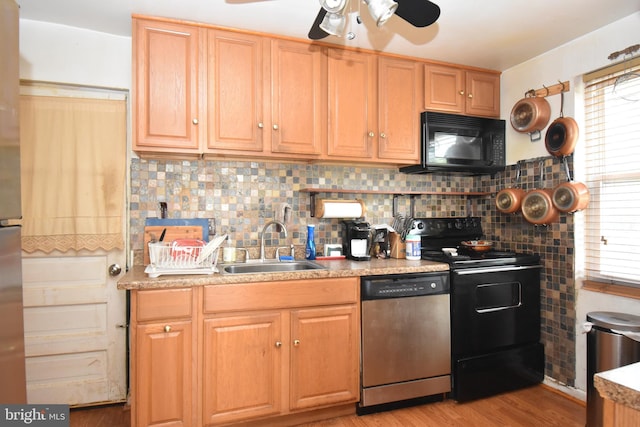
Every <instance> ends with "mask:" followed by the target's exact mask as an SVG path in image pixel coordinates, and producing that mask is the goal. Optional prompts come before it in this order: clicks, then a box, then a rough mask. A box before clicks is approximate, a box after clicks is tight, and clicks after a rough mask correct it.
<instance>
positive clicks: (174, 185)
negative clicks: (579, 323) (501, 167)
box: [130, 157, 575, 386]
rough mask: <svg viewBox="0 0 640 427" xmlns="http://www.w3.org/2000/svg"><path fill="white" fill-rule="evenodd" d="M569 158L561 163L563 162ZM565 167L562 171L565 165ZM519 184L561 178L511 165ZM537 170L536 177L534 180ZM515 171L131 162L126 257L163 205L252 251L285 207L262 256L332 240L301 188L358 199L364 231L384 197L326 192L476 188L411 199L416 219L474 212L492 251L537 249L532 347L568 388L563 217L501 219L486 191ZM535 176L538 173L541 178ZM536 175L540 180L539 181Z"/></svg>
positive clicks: (567, 226)
mask: <svg viewBox="0 0 640 427" xmlns="http://www.w3.org/2000/svg"><path fill="white" fill-rule="evenodd" d="M570 162H571V161H570ZM570 166H571V165H570ZM520 167H521V170H522V174H521V178H520V181H519V186H520V187H521V188H524V189H525V190H528V189H533V188H541V187H546V188H553V187H554V186H555V185H557V184H559V183H560V182H563V181H565V180H566V178H565V177H564V167H563V165H562V163H561V162H560V160H558V159H556V158H551V157H548V158H541V159H532V160H529V161H526V162H521V163H520ZM541 168H542V169H543V170H544V174H541ZM515 171H516V168H515V166H511V167H508V168H507V170H505V171H504V172H502V173H498V174H496V176H495V177H490V176H481V177H467V176H457V175H440V174H429V175H406V174H402V173H399V172H398V170H397V169H389V168H381V167H376V166H371V167H352V166H326V165H310V164H301V163H278V162H258V161H254V162H250V161H246V162H243V161H211V160H189V161H187V160H145V159H133V160H132V164H131V196H130V241H131V250H132V251H133V252H134V253H135V256H134V259H135V260H140V261H136V263H141V259H142V256H141V254H142V245H143V234H144V222H145V219H146V218H147V217H159V216H160V212H159V202H166V203H167V206H168V217H169V218H215V223H216V231H217V232H218V233H228V234H230V236H231V239H232V241H233V244H234V246H237V247H244V248H248V249H250V250H251V253H252V257H255V256H256V255H257V251H258V246H259V232H260V231H261V230H262V227H263V226H264V225H265V224H266V223H267V222H269V221H270V220H272V219H276V215H277V212H278V211H279V210H281V209H282V207H283V206H285V205H288V206H290V207H291V212H292V215H291V220H290V222H289V223H287V229H288V238H287V239H286V240H285V239H284V238H283V237H282V236H281V235H280V234H279V233H277V232H275V231H274V229H273V228H270V229H269V232H268V233H267V234H266V235H265V237H266V238H265V243H266V246H268V248H269V249H268V250H267V256H269V257H273V251H275V247H277V246H288V245H290V244H294V245H295V246H296V253H302V251H303V248H304V242H305V238H306V226H307V224H315V225H316V236H315V237H316V239H315V240H316V246H317V247H318V249H319V250H321V249H322V248H323V247H324V244H325V243H341V237H342V230H343V227H342V224H341V220H339V219H321V218H316V217H311V213H310V196H309V193H305V192H301V191H300V190H301V189H304V188H323V189H327V190H328V191H327V193H323V194H321V195H319V196H318V197H322V198H327V199H339V198H358V199H362V200H363V201H364V203H365V205H366V207H367V214H366V221H367V222H369V223H370V224H372V225H376V224H390V223H391V220H392V217H393V196H392V195H384V194H382V195H380V194H365V193H359V194H337V193H331V192H330V190H331V189H351V190H367V191H392V192H395V191H398V192H402V191H441V192H445V193H446V192H454V191H486V192H490V193H491V196H472V197H464V196H457V195H449V194H444V195H437V196H428V195H424V196H419V197H416V198H415V202H414V203H415V205H414V215H415V216H416V217H450V216H466V215H474V216H480V217H482V218H483V223H482V225H483V229H484V231H485V235H486V238H487V239H489V240H494V241H495V242H496V248H498V249H504V250H507V249H509V250H514V251H518V252H535V253H539V254H540V255H541V257H542V260H543V262H544V267H545V268H544V271H543V279H542V284H541V291H542V341H543V343H544V344H545V353H546V375H548V376H549V377H551V378H553V379H555V380H556V381H558V382H560V383H563V384H567V385H569V386H573V385H574V381H575V289H574V272H573V265H574V262H573V253H574V252H573V248H574V237H573V229H574V227H573V216H572V215H571V214H563V215H561V218H560V221H559V222H558V223H556V224H551V225H549V226H534V225H532V224H529V223H528V222H527V221H525V220H524V219H523V218H522V215H519V214H511V215H505V214H501V213H500V212H499V211H497V209H496V208H495V205H494V197H493V196H494V195H495V193H497V192H498V191H499V190H500V189H502V188H504V187H511V186H513V183H514V180H515V176H516V172H515ZM542 175H544V177H542ZM541 177H542V178H541ZM398 212H399V213H401V214H404V215H409V213H410V198H409V197H407V196H400V197H398Z"/></svg>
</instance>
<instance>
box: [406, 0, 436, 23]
mask: <svg viewBox="0 0 640 427" xmlns="http://www.w3.org/2000/svg"><path fill="white" fill-rule="evenodd" d="M396 2H397V3H398V9H396V15H398V16H399V17H400V18H402V19H404V20H405V21H407V22H408V23H409V24H411V25H413V26H414V27H426V26H429V25H431V24H433V23H434V22H436V21H437V20H438V18H439V17H440V7H438V5H437V4H435V3H432V2H430V1H428V0H396Z"/></svg>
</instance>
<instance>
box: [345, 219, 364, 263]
mask: <svg viewBox="0 0 640 427" xmlns="http://www.w3.org/2000/svg"><path fill="white" fill-rule="evenodd" d="M342 224H343V225H344V235H343V236H342V253H343V254H345V256H346V257H347V259H352V260H354V261H369V260H370V259H371V255H369V251H370V250H371V225H369V223H368V222H364V221H357V220H347V221H342Z"/></svg>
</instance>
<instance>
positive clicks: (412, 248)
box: [404, 234, 422, 261]
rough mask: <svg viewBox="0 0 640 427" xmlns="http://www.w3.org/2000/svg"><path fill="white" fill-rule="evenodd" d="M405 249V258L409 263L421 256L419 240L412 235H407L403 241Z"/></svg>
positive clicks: (418, 237)
mask: <svg viewBox="0 0 640 427" xmlns="http://www.w3.org/2000/svg"><path fill="white" fill-rule="evenodd" d="M404 243H405V247H406V248H407V249H406V257H407V259H408V260H409V261H418V260H419V259H420V258H422V256H421V251H420V249H421V247H422V245H421V238H420V236H416V235H414V234H408V235H407V237H406V238H405V240H404Z"/></svg>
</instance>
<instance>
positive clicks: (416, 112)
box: [378, 57, 422, 163]
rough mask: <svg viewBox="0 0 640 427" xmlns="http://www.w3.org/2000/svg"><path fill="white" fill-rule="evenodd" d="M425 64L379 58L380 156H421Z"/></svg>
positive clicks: (405, 158)
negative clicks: (423, 72)
mask: <svg viewBox="0 0 640 427" xmlns="http://www.w3.org/2000/svg"><path fill="white" fill-rule="evenodd" d="M421 68H422V67H421V65H419V64H418V63H417V62H415V61H407V60H402V59H394V58H384V57H381V58H380V59H379V60H378V105H379V106H378V114H379V116H378V128H379V133H378V158H379V159H388V160H396V161H406V162H407V163H416V162H418V161H419V160H420V104H419V99H420V93H421V92H420V91H419V88H421V87H422V84H421V83H422V79H421V72H422V69H421Z"/></svg>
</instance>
